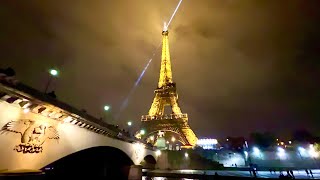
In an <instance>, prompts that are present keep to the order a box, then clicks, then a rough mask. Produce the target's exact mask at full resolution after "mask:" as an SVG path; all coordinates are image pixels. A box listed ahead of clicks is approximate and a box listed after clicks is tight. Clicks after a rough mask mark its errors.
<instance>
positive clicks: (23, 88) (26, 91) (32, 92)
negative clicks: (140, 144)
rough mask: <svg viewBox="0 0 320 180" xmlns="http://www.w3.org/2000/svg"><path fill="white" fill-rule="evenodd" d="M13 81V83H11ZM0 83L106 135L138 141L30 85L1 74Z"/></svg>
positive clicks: (12, 91) (113, 126)
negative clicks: (105, 132)
mask: <svg viewBox="0 0 320 180" xmlns="http://www.w3.org/2000/svg"><path fill="white" fill-rule="evenodd" d="M13 82H14V83H13ZM0 83H1V84H2V85H3V86H4V88H6V89H8V90H9V91H10V93H13V94H15V95H17V96H24V98H26V99H29V98H35V99H37V100H39V101H42V102H46V103H49V104H51V105H54V106H56V107H58V108H60V109H62V110H65V111H67V112H69V113H70V114H75V115H77V116H79V119H77V120H78V121H82V122H84V123H86V124H89V125H92V126H95V127H97V128H101V129H103V130H105V131H107V132H108V136H109V137H111V138H115V139H120V140H123V141H126V142H130V143H132V142H137V141H139V140H138V139H136V138H135V137H134V136H133V135H130V134H128V133H127V132H125V131H124V130H121V129H119V128H118V127H116V126H115V125H112V124H109V123H106V122H104V121H103V120H102V119H97V118H95V117H93V116H91V115H89V114H87V113H86V112H83V111H81V110H78V109H76V108H74V107H72V106H70V105H68V104H66V103H64V102H62V101H59V100H58V99H56V98H53V97H51V96H49V95H47V94H44V93H43V92H40V91H38V90H36V89H34V88H32V87H29V86H27V85H25V84H22V83H20V82H18V81H16V80H15V81H13V80H12V79H10V80H8V79H6V78H4V77H3V76H0Z"/></svg>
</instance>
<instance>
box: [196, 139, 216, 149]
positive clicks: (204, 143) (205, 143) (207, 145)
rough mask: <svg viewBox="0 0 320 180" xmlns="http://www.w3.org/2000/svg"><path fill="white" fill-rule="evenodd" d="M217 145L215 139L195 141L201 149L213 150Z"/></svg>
mask: <svg viewBox="0 0 320 180" xmlns="http://www.w3.org/2000/svg"><path fill="white" fill-rule="evenodd" d="M217 144H218V140H217V139H199V140H198V141H197V145H198V146H200V147H202V148H203V149H215V148H216V145H217Z"/></svg>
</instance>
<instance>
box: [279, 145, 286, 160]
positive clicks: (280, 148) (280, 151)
mask: <svg viewBox="0 0 320 180" xmlns="http://www.w3.org/2000/svg"><path fill="white" fill-rule="evenodd" d="M277 154H278V156H279V157H280V158H285V157H286V151H285V150H284V149H283V148H282V147H278V153H277Z"/></svg>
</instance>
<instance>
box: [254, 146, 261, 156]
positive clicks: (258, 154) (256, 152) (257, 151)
mask: <svg viewBox="0 0 320 180" xmlns="http://www.w3.org/2000/svg"><path fill="white" fill-rule="evenodd" d="M252 150H253V155H255V156H260V155H261V151H260V149H259V148H257V147H253V148H252Z"/></svg>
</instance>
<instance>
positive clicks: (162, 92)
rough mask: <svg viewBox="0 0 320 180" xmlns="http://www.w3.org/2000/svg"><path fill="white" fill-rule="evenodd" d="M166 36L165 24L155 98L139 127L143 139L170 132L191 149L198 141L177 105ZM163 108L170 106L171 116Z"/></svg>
mask: <svg viewBox="0 0 320 180" xmlns="http://www.w3.org/2000/svg"><path fill="white" fill-rule="evenodd" d="M168 34H169V32H168V29H167V26H166V24H165V25H164V29H163V31H162V54H161V68H160V77H159V82H158V87H157V88H156V90H155V91H154V93H155V97H154V99H153V102H152V105H151V108H150V110H149V113H148V115H143V116H142V118H141V126H142V128H143V129H144V130H145V131H146V134H145V135H144V138H148V137H150V136H151V135H153V134H155V133H157V132H159V131H162V132H171V133H174V135H175V137H177V141H179V142H180V143H181V144H182V146H183V147H193V146H194V145H195V144H196V142H197V140H198V139H197V137H196V135H195V134H194V132H193V131H192V129H191V128H190V126H189V124H188V114H185V113H182V112H181V109H180V107H179V105H178V93H177V89H176V83H174V82H173V80H172V70H171V61H170V52H169V39H168ZM165 106H171V109H172V113H171V114H165V112H164V108H165ZM153 142H155V141H153Z"/></svg>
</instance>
